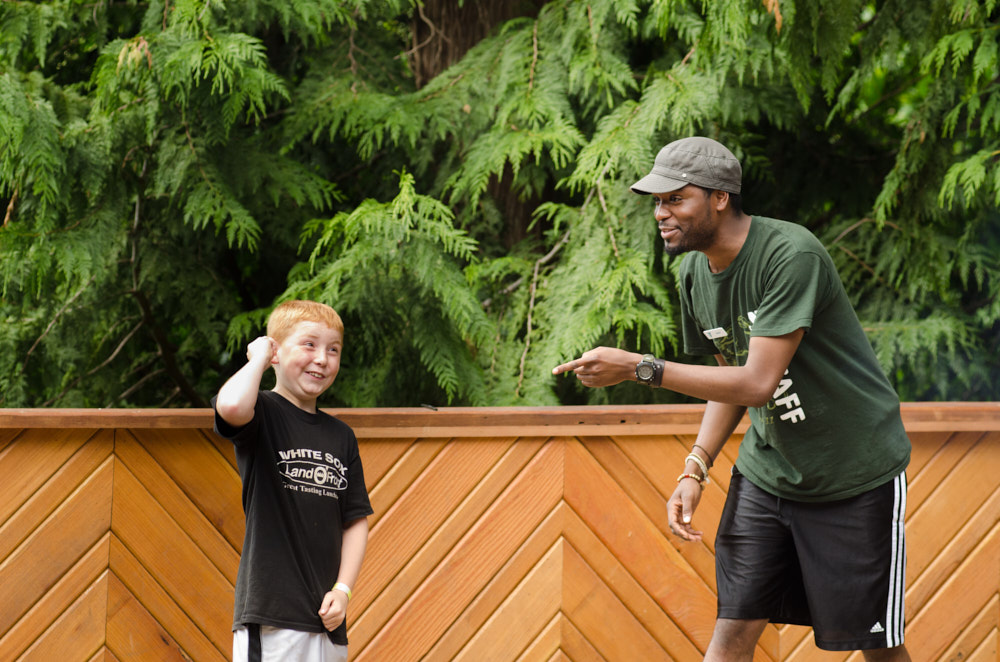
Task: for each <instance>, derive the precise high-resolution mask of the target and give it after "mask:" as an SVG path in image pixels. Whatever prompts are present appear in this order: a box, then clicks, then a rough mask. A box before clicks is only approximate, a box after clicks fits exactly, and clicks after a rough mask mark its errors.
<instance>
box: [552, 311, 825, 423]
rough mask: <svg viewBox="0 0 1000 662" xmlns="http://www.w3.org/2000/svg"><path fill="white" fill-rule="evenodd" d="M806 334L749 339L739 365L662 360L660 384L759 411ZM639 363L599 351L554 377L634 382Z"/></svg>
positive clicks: (599, 383) (595, 383)
mask: <svg viewBox="0 0 1000 662" xmlns="http://www.w3.org/2000/svg"><path fill="white" fill-rule="evenodd" d="M804 334H805V329H797V330H795V331H793V332H791V333H786V334H785V335H781V336H754V337H752V338H751V339H750V346H749V351H748V352H747V360H746V363H745V364H744V365H741V366H704V365H689V364H687V363H676V362H673V361H666V362H664V365H663V373H662V377H661V380H660V384H659V385H660V387H661V388H667V389H670V390H671V391H676V392H677V393H683V394H685V395H689V396H691V397H694V398H699V399H701V400H713V401H715V402H722V403H725V404H730V405H739V406H744V407H762V406H763V405H765V404H767V401H768V400H770V399H771V396H773V395H774V391H775V390H776V389H777V388H778V382H779V381H781V378H782V376H783V375H784V374H785V370H787V369H788V364H789V363H791V361H792V357H793V356H794V355H795V351H796V350H797V349H798V347H799V343H800V342H802V337H803V335H804ZM641 360H642V355H641V354H636V353H634V352H627V351H625V350H622V349H616V348H613V347H597V348H594V349H592V350H590V351H589V352H585V353H584V354H583V355H582V356H580V358H578V359H575V360H573V361H570V362H568V363H564V364H562V365H560V366H557V367H556V368H554V369H553V370H552V373H553V374H556V375H559V374H562V373H565V372H569V371H570V370H572V371H573V372H574V373H575V374H576V377H577V379H579V380H580V382H581V383H582V384H583V385H584V386H590V387H594V388H600V387H603V386H611V385H613V384H618V383H621V382H623V381H628V380H631V381H636V377H635V366H636V364H637V363H639V361H641Z"/></svg>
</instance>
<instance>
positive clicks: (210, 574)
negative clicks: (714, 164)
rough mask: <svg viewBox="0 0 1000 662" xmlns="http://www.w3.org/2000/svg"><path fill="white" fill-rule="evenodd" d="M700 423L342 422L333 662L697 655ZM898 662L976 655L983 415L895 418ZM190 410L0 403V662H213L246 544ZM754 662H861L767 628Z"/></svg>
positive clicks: (994, 422) (987, 581)
mask: <svg viewBox="0 0 1000 662" xmlns="http://www.w3.org/2000/svg"><path fill="white" fill-rule="evenodd" d="M701 411H702V409H701V407H698V406H679V407H655V406H647V407H627V408H621V407H615V408H612V407H596V408H594V407H591V408H584V407H564V408H553V409H471V408H469V409H466V408H452V409H442V410H439V411H431V410H426V409H413V410H411V409H405V410H400V409H395V410H344V411H335V412H331V413H334V414H335V415H337V416H339V417H341V418H342V419H344V420H345V421H347V422H348V423H349V424H350V425H352V426H353V427H354V429H355V431H356V432H357V435H358V438H359V440H360V443H361V454H362V458H363V461H364V465H365V473H366V479H367V483H368V489H369V492H370V494H371V499H372V504H373V506H374V508H375V515H374V516H372V518H371V520H370V524H371V527H372V528H371V536H370V542H369V547H368V555H367V557H366V559H365V565H364V570H363V572H362V576H361V578H360V580H359V582H358V585H357V586H356V588H355V597H354V599H353V601H352V602H351V609H350V613H349V624H350V629H349V636H350V641H351V645H350V648H351V659H352V660H357V661H359V662H360V661H372V662H406V661H408V660H428V661H437V660H442V661H444V660H469V661H476V662H481V661H497V662H503V661H507V660H538V661H553V662H555V661H558V660H575V661H584V660H610V661H619V660H621V661H628V662H636V661H638V662H645V661H647V660H649V661H655V660H681V661H687V660H699V659H701V656H702V653H703V651H704V650H705V647H706V645H707V643H708V641H709V637H710V634H711V631H712V626H713V622H714V618H715V594H714V587H715V575H714V556H713V542H714V538H715V527H716V524H717V521H718V518H719V513H720V511H721V508H722V504H723V500H724V498H725V492H726V489H727V487H728V482H729V478H728V477H729V471H730V468H731V467H732V463H733V461H734V460H735V457H736V453H737V449H738V444H739V435H737V436H736V437H734V438H733V439H732V440H731V442H730V443H729V445H728V446H727V447H726V449H725V451H724V453H723V455H722V456H721V457H720V458H719V459H718V461H717V462H716V464H715V467H714V468H713V470H712V472H711V477H712V483H711V484H710V485H709V487H708V488H707V489H706V491H705V493H704V497H703V499H702V504H701V507H700V508H699V510H698V512H697V514H696V521H695V523H696V524H697V525H699V527H700V528H702V529H703V530H704V531H705V533H706V535H705V541H704V542H703V543H682V542H680V541H679V540H678V539H677V538H675V537H673V536H671V535H670V534H669V530H668V528H667V518H666V513H665V508H664V504H665V501H666V499H667V497H668V496H669V495H670V493H671V492H672V491H673V488H674V486H675V479H676V476H677V473H678V472H679V468H680V467H681V465H682V463H683V459H684V456H685V454H686V453H687V452H688V449H689V448H690V446H691V444H692V442H693V436H694V434H695V432H696V431H697V428H698V422H699V420H700V416H701ZM903 413H904V422H905V424H906V426H907V429H908V431H909V433H910V435H911V439H912V441H913V459H912V462H911V464H910V467H909V470H908V477H909V484H910V492H909V500H908V513H907V523H906V529H907V537H908V546H909V563H908V571H907V587H908V590H907V600H906V612H907V621H908V627H907V638H906V642H907V645H908V648H909V649H910V652H911V654H912V655H913V658H914V660H918V661H920V660H973V661H986V660H989V661H990V662H996V661H997V660H998V656H997V642H998V623H1000V525H998V522H1000V403H989V404H960V403H951V404H906V405H904V409H903ZM210 427H211V412H208V411H205V410H194V411H191V410H187V411H180V410H155V411H150V410H124V411H123V410H118V411H96V410H53V411H48V410H0V662H5V661H7V660H41V661H44V662H50V661H53V660H58V661H59V662H74V661H76V660H81V661H87V660H93V661H96V660H153V661H157V662H159V661H161V660H188V659H191V660H196V661H199V662H200V661H203V660H204V661H213V660H219V661H221V660H227V659H229V657H230V649H231V633H230V621H231V614H232V602H233V582H234V581H235V578H236V568H237V564H238V561H239V550H240V545H241V541H242V534H243V513H242V510H241V507H240V481H239V476H238V474H237V471H236V467H235V462H234V457H233V453H232V449H231V447H230V446H229V444H228V443H227V442H225V441H223V440H220V439H218V438H216V437H215V435H214V434H212V432H211V430H210ZM754 659H755V660H758V661H778V660H788V661H796V662H805V661H814V660H815V661H834V660H848V659H849V660H860V659H861V658H860V656H858V655H850V654H846V653H841V654H835V653H828V652H822V651H819V650H817V649H816V648H815V646H814V645H813V642H812V636H811V631H810V630H808V629H807V628H802V627H791V626H769V627H768V628H767V629H766V631H765V634H764V636H763V637H762V639H761V642H760V645H759V647H758V650H757V654H756V656H755V658H754Z"/></svg>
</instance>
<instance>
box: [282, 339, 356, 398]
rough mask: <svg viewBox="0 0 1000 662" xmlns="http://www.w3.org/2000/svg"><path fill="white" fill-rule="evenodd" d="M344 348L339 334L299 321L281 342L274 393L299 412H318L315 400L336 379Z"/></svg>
mask: <svg viewBox="0 0 1000 662" xmlns="http://www.w3.org/2000/svg"><path fill="white" fill-rule="evenodd" d="M343 347H344V338H343V336H342V335H341V333H340V332H339V331H336V330H334V329H331V328H330V327H328V326H327V325H325V324H321V323H319V322H299V323H298V324H296V325H295V328H294V329H292V332H291V333H290V334H288V336H287V337H286V338H285V339H284V340H282V341H281V342H279V343H278V349H277V351H276V352H275V355H274V357H273V358H272V363H273V364H274V372H275V375H276V377H277V383H276V384H275V386H274V392H275V393H278V394H279V395H281V396H282V397H284V398H285V399H287V400H288V401H289V402H291V403H292V404H294V405H295V406H297V407H298V408H299V409H304V410H306V411H309V412H315V411H316V399H317V398H318V397H319V396H320V394H322V393H323V391H325V390H326V389H328V388H330V385H331V384H333V380H334V379H336V378H337V373H338V372H339V371H340V353H341V350H342V349H343Z"/></svg>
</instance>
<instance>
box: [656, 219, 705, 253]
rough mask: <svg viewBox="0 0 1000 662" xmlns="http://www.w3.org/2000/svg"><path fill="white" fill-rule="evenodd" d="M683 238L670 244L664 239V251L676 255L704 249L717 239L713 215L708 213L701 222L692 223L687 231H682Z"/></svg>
mask: <svg viewBox="0 0 1000 662" xmlns="http://www.w3.org/2000/svg"><path fill="white" fill-rule="evenodd" d="M680 235H681V238H680V241H678V242H677V243H676V244H675V245H673V246H670V245H669V244H667V241H666V240H665V239H664V240H663V252H664V253H666V254H667V255H669V256H671V257H674V256H676V255H681V254H682V253H687V252H689V251H703V250H705V249H706V248H708V247H709V246H711V245H712V243H713V242H714V241H715V227H714V226H713V225H712V220H711V215H710V214H708V213H706V214H705V216H704V217H703V218H702V219H701V221H700V222H698V223H696V224H693V225H691V226H690V227H689V228H688V229H687V231H685V232H681V233H680Z"/></svg>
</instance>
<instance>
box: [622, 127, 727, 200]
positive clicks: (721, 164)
mask: <svg viewBox="0 0 1000 662" xmlns="http://www.w3.org/2000/svg"><path fill="white" fill-rule="evenodd" d="M742 180H743V169H742V168H741V167H740V162H739V160H737V158H736V157H735V156H733V153H732V152H730V151H729V150H728V149H726V147H725V146H724V145H722V143H719V142H716V141H714V140H712V139H711V138H702V137H700V136H694V137H691V138H682V139H681V140H675V141H674V142H672V143H670V144H669V145H667V146H666V147H664V148H663V149H661V150H660V153H659V154H657V155H656V160H655V161H654V162H653V169H652V170H651V171H650V173H649V174H648V175H646V176H645V177H643V178H642V179H640V180H639V181H637V182H636V183H635V184H633V185H632V186H631V187H630V188H631V189H632V191H633V192H634V193H641V194H646V195H648V194H650V193H669V192H670V191H676V190H677V189H679V188H684V187H685V186H687V185H688V184H696V185H698V186H702V187H704V188H708V189H718V190H720V191H727V192H729V193H739V192H740V189H741V187H742Z"/></svg>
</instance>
